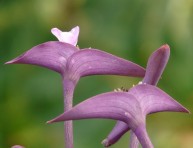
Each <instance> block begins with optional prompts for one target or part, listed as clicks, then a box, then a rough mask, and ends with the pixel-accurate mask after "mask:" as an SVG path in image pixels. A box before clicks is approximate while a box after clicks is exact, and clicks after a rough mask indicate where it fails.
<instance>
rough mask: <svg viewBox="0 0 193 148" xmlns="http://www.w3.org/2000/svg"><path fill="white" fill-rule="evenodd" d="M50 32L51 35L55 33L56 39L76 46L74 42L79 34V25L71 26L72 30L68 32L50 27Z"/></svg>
mask: <svg viewBox="0 0 193 148" xmlns="http://www.w3.org/2000/svg"><path fill="white" fill-rule="evenodd" d="M51 32H52V34H53V35H55V36H56V37H57V39H58V40H59V41H60V42H64V43H69V44H71V45H73V46H76V44H77V42H78V35H79V27H78V26H76V27H74V28H72V30H71V31H69V32H62V31H61V30H59V29H58V28H52V29H51Z"/></svg>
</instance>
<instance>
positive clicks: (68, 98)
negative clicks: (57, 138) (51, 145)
mask: <svg viewBox="0 0 193 148" xmlns="http://www.w3.org/2000/svg"><path fill="white" fill-rule="evenodd" d="M76 83H77V82H72V81H69V80H68V79H67V80H65V79H64V80H63V93H64V111H68V110H70V109H71V108H72V106H73V93H74V89H75V86H76ZM64 133H65V136H64V138H65V139H64V141H65V147H66V148H73V147H74V144H73V122H72V120H70V121H66V122H64Z"/></svg>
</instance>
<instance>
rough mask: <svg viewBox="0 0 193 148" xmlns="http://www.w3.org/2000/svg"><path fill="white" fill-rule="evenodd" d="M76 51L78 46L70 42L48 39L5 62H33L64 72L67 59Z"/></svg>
mask: <svg viewBox="0 0 193 148" xmlns="http://www.w3.org/2000/svg"><path fill="white" fill-rule="evenodd" d="M76 51H78V48H76V47H75V46H72V45H70V44H67V43H62V42H58V41H50V42H46V43H43V44H40V45H37V46H35V47H33V48H31V49H30V50H28V51H27V52H25V53H24V54H22V55H21V56H19V57H17V58H15V59H13V60H11V61H9V62H7V63H6V64H33V65H38V66H42V67H46V68H49V69H51V70H54V71H56V72H59V73H64V72H65V70H66V63H67V59H68V58H69V57H70V56H71V55H72V54H73V53H74V52H76Z"/></svg>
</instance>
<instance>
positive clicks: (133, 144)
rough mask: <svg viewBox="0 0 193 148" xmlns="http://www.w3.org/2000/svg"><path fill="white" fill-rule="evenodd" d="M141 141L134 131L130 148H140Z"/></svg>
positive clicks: (131, 134) (131, 135)
mask: <svg viewBox="0 0 193 148" xmlns="http://www.w3.org/2000/svg"><path fill="white" fill-rule="evenodd" d="M138 145H139V140H138V139H137V136H136V135H135V133H134V132H133V131H131V133H130V148H138Z"/></svg>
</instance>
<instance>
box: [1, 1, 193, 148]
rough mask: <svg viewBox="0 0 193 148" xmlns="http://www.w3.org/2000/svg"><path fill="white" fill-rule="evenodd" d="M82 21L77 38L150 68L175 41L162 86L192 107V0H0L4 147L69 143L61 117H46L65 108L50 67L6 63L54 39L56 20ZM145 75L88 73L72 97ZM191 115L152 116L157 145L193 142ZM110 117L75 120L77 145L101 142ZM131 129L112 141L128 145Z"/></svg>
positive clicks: (186, 146) (118, 147) (120, 147)
mask: <svg viewBox="0 0 193 148" xmlns="http://www.w3.org/2000/svg"><path fill="white" fill-rule="evenodd" d="M76 25H79V26H80V36H79V42H78V45H79V47H80V48H85V47H93V48H97V49H101V50H104V51H107V52H109V53H112V54H115V55H117V56H120V57H123V58H125V59H128V60H131V61H133V62H136V63H138V64H140V65H141V66H143V67H145V66H146V62H147V59H148V56H149V55H150V54H151V53H152V52H153V51H154V50H155V49H157V48H159V47H160V46H161V45H163V44H165V43H167V44H169V45H170V47H171V56H170V60H169V63H168V65H167V67H166V69H165V71H164V74H163V75H162V79H161V80H160V82H159V85H158V86H159V87H160V88H162V89H163V90H164V91H166V92H167V93H168V94H170V95H171V96H172V97H174V98H175V99H176V100H177V101H179V102H180V103H182V104H183V105H184V106H185V107H187V108H188V109H189V110H190V111H191V112H193V1H192V0H156V1H155V0H119V1H117V0H27V1H26V0H0V147H1V148H10V147H11V146H12V145H15V144H20V145H24V146H25V147H26V148H62V147H64V140H63V139H64V134H63V123H57V124H52V125H46V124H45V122H46V121H47V120H49V119H51V118H53V117H55V116H56V115H58V114H60V113H62V112H63V95H62V83H61V78H60V76H59V75H58V74H57V73H54V72H53V71H50V70H48V69H44V68H40V67H37V66H29V65H4V63H5V62H6V61H8V60H10V59H12V58H14V57H16V56H18V55H20V54H21V53H23V52H24V51H26V50H28V49H30V48H31V47H33V46H35V45H37V44H40V43H43V42H46V41H50V40H56V38H55V37H54V36H53V35H52V34H51V33H50V29H51V28H52V27H58V28H60V29H61V30H66V31H67V30H70V29H71V28H72V27H74V26H76ZM138 81H140V79H139V78H128V77H120V76H92V77H86V78H82V79H81V80H80V82H79V84H78V86H77V88H76V91H75V96H74V104H77V103H79V102H81V101H83V100H84V99H86V98H89V97H91V96H94V95H96V94H99V93H103V92H107V91H111V90H113V89H114V88H118V87H122V86H123V87H126V88H129V87H131V86H132V85H133V84H136V83H138ZM192 117H193V116H192V114H190V115H188V114H183V113H158V114H153V115H150V116H148V118H147V128H148V133H149V135H150V137H151V139H152V142H153V144H154V145H155V147H156V148H163V147H164V148H192V147H193V118H192ZM114 124H115V121H112V120H96V119H93V120H82V121H75V122H74V142H75V148H91V147H92V148H99V147H102V145H101V144H100V143H101V141H102V140H103V139H104V138H105V137H106V135H107V134H108V132H109V131H110V130H111V128H112V127H113V126H114ZM128 143H129V133H128V134H126V135H124V136H123V138H122V139H121V140H120V141H119V142H118V143H117V144H115V145H113V146H112V148H124V147H128Z"/></svg>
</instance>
